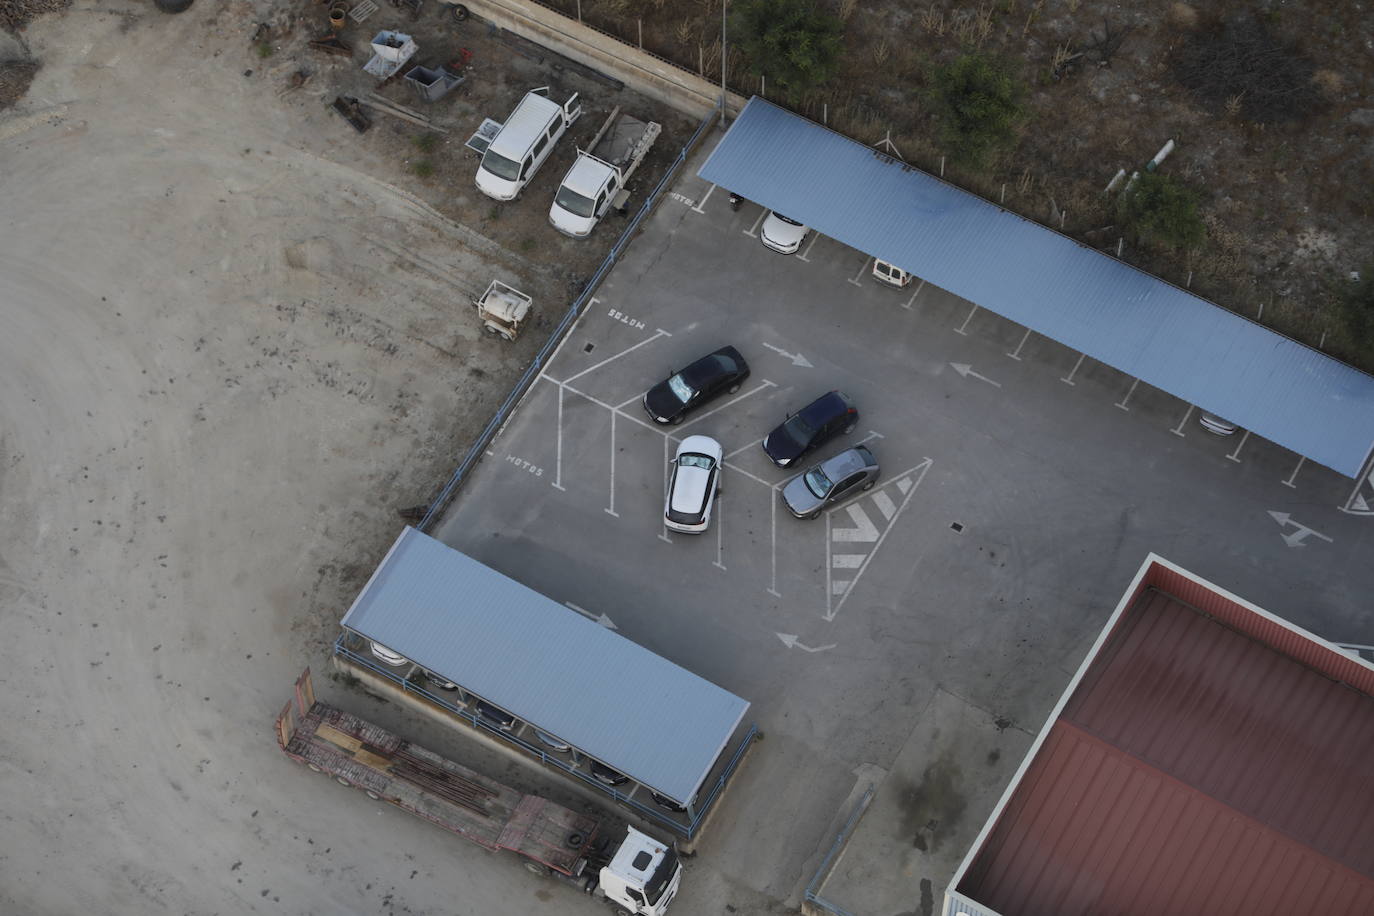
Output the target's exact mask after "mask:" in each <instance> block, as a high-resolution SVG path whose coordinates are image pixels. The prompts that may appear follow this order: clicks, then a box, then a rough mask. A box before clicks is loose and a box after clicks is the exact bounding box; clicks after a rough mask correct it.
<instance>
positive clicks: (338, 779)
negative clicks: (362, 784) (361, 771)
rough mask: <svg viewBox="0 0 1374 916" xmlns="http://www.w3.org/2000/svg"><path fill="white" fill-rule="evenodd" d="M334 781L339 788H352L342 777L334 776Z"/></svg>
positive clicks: (351, 784)
mask: <svg viewBox="0 0 1374 916" xmlns="http://www.w3.org/2000/svg"><path fill="white" fill-rule="evenodd" d="M334 781H335V782H337V783H338V784H339V785H341V786H348V787H349V788H352V787H353V783H351V782H349V781H348V780H347V779H344V778H343V777H342V776H335V777H334Z"/></svg>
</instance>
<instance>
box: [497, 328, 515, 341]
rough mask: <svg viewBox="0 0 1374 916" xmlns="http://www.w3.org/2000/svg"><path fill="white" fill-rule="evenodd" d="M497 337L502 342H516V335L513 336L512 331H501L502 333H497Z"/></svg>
mask: <svg viewBox="0 0 1374 916" xmlns="http://www.w3.org/2000/svg"><path fill="white" fill-rule="evenodd" d="M496 336H497V337H500V338H501V339H502V340H514V339H515V335H514V334H512V333H511V332H510V331H507V330H500V331H497V332H496Z"/></svg>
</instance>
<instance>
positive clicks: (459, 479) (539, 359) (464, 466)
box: [416, 109, 720, 532]
mask: <svg viewBox="0 0 1374 916" xmlns="http://www.w3.org/2000/svg"><path fill="white" fill-rule="evenodd" d="M719 115H720V111H719V110H717V109H712V110H711V111H710V112H709V113H707V115H706V117H704V118H702V120H701V123H700V124H698V125H697V129H696V131H695V132H694V133H693V134H692V136H691V137H690V138H688V140H687V142H686V143H685V144H683V146H682V149H681V150H679V151H678V154H677V158H676V159H675V160H674V161H673V163H672V165H670V166H669V167H668V170H667V171H666V172H665V173H664V175H663V178H662V179H661V180H660V181H659V183H658V184H657V185H656V186H655V187H654V189H653V191H651V192H650V193H649V196H648V197H647V198H646V199H645V201H644V204H643V205H642V206H641V207H640V208H639V210H638V211H636V213H635V215H634V217H633V218H631V219H630V222H629V224H628V225H626V227H625V231H623V232H621V233H620V238H618V239H617V240H616V243H615V244H614V245H612V246H611V250H610V252H608V253H607V255H606V257H605V259H604V260H603V261H602V262H601V266H600V267H598V268H597V269H596V273H594V274H592V277H591V279H590V280H588V281H587V285H586V286H585V287H583V289H582V292H581V293H580V294H579V295H578V297H577V298H576V299H575V300H573V304H572V305H571V306H570V307H569V308H568V311H567V312H566V313H565V314H564V315H563V320H561V321H560V322H559V323H558V327H556V328H554V330H553V333H552V334H550V335H549V339H548V340H546V341H545V342H544V345H543V346H542V347H540V348H539V352H538V353H537V354H535V357H534V361H533V362H531V363H530V365H529V368H527V369H526V370H525V373H524V375H522V376H520V380H519V381H517V382H516V383H515V387H513V388H512V389H511V392H510V394H509V395H507V396H506V399H505V400H504V401H503V402H501V406H500V407H498V408H497V409H496V413H495V415H494V416H492V418H491V420H490V421H489V422H488V423H487V425H486V427H485V428H483V430H482V432H481V433H480V434H478V436H477V438H476V440H474V441H473V443H472V447H471V448H469V449H468V451H467V454H466V455H464V456H463V460H462V461H461V462H459V464H458V467H457V469H456V470H455V471H454V472H453V475H452V476H451V477H450V478H449V480H448V482H447V483H446V484H444V487H443V489H442V490H440V491H439V495H438V496H436V497H435V498H434V499H433V500H431V501H430V503H429V508H428V509H427V510H426V511H425V515H424V518H422V519H421V520H420V523H419V525H417V526H416V527H418V528H419V529H420V530H421V531H424V532H428V531H429V528H430V525H431V524H433V523H434V522H435V520H436V519H437V518H438V517H439V515H440V514H441V513H442V512H443V511H444V509H445V508H447V506H448V504H449V502H450V501H452V499H453V496H454V494H455V493H457V492H458V488H459V487H460V486H461V485H462V483H463V481H464V479H466V477H467V475H468V473H469V472H470V471H471V470H472V468H473V467H474V466H475V465H476V464H477V462H478V461H479V460H480V459H481V457H482V453H483V452H484V451H486V448H487V446H488V445H489V444H491V441H492V439H494V438H496V434H497V432H498V431H500V429H501V427H502V426H503V425H504V424H505V422H506V421H507V420H508V419H509V418H510V415H511V414H512V413H513V412H514V410H515V408H516V406H517V405H518V404H519V403H520V401H521V399H523V398H524V396H525V393H526V392H527V391H528V390H529V388H530V386H531V385H533V384H534V381H535V379H537V378H538V377H539V373H540V372H542V371H543V369H544V365H545V363H546V362H547V360H548V359H549V357H550V356H551V355H552V354H553V352H554V351H555V350H556V349H557V348H558V344H559V342H561V341H562V340H563V337H564V335H565V334H567V333H568V332H569V331H570V330H571V329H572V326H573V323H574V322H576V321H577V319H578V318H579V317H581V315H582V310H583V309H584V308H585V307H586V305H587V303H588V302H590V301H591V298H592V294H593V293H595V292H596V290H597V288H598V287H600V286H601V281H602V280H604V279H605V278H606V275H607V274H608V273H610V271H611V268H612V267H614V266H615V262H616V261H617V260H618V259H619V258H620V256H621V254H623V253H624V251H625V248H626V247H627V246H628V245H629V244H630V240H631V239H632V238H633V237H634V234H635V232H636V231H637V230H638V229H639V225H640V223H642V222H643V221H644V220H645V219H646V218H647V217H648V215H649V213H650V212H651V211H652V210H653V208H654V206H655V205H656V204H657V203H658V201H659V198H661V197H662V196H663V192H664V189H666V188H667V187H668V185H669V184H670V183H671V182H672V181H673V179H675V178H676V177H677V173H678V172H679V171H680V170H681V168H682V165H683V163H685V162H686V161H687V157H688V156H690V155H691V154H692V152H693V151H694V150H695V149H696V147H697V144H698V143H699V142H700V141H701V138H702V137H703V136H704V135H705V134H706V131H707V130H708V129H709V128H710V127H711V125H712V124H714V123H715V120H716V118H717V117H719Z"/></svg>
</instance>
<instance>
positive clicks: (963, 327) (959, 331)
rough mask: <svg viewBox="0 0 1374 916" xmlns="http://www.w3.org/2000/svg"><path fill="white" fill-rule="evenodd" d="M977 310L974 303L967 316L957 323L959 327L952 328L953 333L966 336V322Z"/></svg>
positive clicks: (970, 319) (971, 318)
mask: <svg viewBox="0 0 1374 916" xmlns="http://www.w3.org/2000/svg"><path fill="white" fill-rule="evenodd" d="M977 312H978V306H976V305H975V306H974V307H973V308H971V309H969V313H968V317H967V318H965V319H964V323H963V324H961V325H959V327H957V328H955V329H954V333H956V334H963V335H964V336H965V337H967V336H968V331H967V330H966V329H967V328H968V323H969V322H970V321H972V320H973V316H974V315H975V314H977Z"/></svg>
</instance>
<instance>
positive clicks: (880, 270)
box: [873, 258, 911, 289]
mask: <svg viewBox="0 0 1374 916" xmlns="http://www.w3.org/2000/svg"><path fill="white" fill-rule="evenodd" d="M873 277H874V279H877V280H882V281H883V282H884V283H886V284H888V285H889V286H895V287H897V288H898V289H901V288H902V287H904V286H906V285H907V284H908V283H910V282H911V274H909V273H907V272H906V271H904V270H902V269H901V268H900V267H898V266H897V265H895V264H889V263H887V262H886V261H879V260H878V259H877V258H874V259H873Z"/></svg>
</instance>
